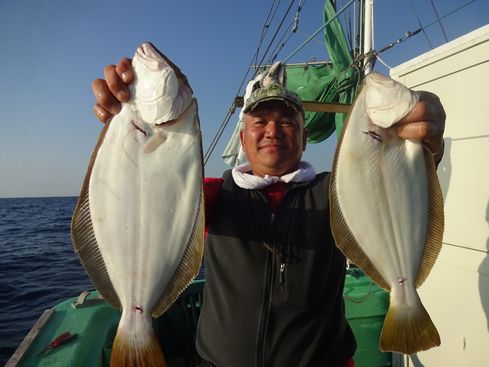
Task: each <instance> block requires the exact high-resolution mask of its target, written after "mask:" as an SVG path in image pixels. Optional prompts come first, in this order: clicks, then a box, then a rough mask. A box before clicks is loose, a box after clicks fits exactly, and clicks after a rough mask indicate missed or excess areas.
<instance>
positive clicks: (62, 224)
mask: <svg viewBox="0 0 489 367" xmlns="http://www.w3.org/2000/svg"><path fill="white" fill-rule="evenodd" d="M76 200H77V198H76V197H50V198H46V197H43V198H15V199H0V366H3V365H4V364H5V363H6V361H7V360H8V359H9V358H10V356H11V355H12V354H13V353H14V352H15V349H16V348H17V346H18V345H19V344H20V343H21V342H22V340H23V339H24V337H25V336H26V334H27V333H28V332H29V330H30V329H31V327H32V326H33V325H34V323H35V322H36V321H37V319H38V318H39V317H40V316H41V314H42V313H43V311H44V310H46V309H48V308H51V307H52V306H54V305H56V304H57V303H59V302H61V301H63V300H65V299H67V298H70V297H77V296H78V295H79V294H80V293H81V292H83V291H84V290H92V289H95V288H94V286H93V284H92V283H91V281H90V279H89V278H88V276H87V274H86V272H85V270H84V268H83V266H82V265H81V263H80V260H79V259H78V257H77V255H76V254H75V252H74V250H73V246H72V242H71V237H70V221H71V216H72V214H73V210H74V207H75V204H76Z"/></svg>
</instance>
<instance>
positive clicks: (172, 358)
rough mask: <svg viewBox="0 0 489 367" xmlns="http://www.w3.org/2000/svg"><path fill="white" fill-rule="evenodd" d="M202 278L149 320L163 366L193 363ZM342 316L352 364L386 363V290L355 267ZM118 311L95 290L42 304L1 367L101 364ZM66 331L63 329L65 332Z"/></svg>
mask: <svg viewBox="0 0 489 367" xmlns="http://www.w3.org/2000/svg"><path fill="white" fill-rule="evenodd" d="M204 285H205V280H204V279H197V280H194V281H193V282H192V283H191V284H190V286H189V287H188V288H187V289H186V290H185V291H184V292H183V293H182V294H181V295H180V297H179V298H178V300H177V301H176V302H175V303H174V304H173V306H172V307H171V308H170V309H169V310H168V311H167V312H166V313H165V314H163V315H162V316H160V317H159V318H157V319H155V320H154V328H155V331H156V334H157V336H158V338H159V341H160V344H161V346H162V348H163V351H164V354H165V357H166V358H167V363H168V367H184V366H185V367H194V366H198V364H199V363H200V358H199V356H198V354H197V352H196V350H195V334H196V329H197V322H198V318H199V314H200V309H201V307H202V299H203V289H204ZM343 296H344V299H345V308H346V315H347V319H348V321H349V323H350V325H351V327H352V329H353V331H354V333H355V335H356V337H357V342H358V349H357V352H356V354H355V358H356V359H357V360H358V361H362V362H361V363H357V364H356V365H357V366H366V367H367V366H373V365H375V366H390V361H391V359H392V356H391V353H382V352H380V350H379V346H378V341H379V337H380V331H381V329H382V324H383V322H384V315H385V313H386V311H387V304H388V294H387V293H386V292H385V291H384V290H383V289H381V288H379V287H378V286H377V285H376V284H375V283H373V282H372V281H371V280H370V278H368V277H367V276H366V275H365V274H364V273H363V272H362V271H361V270H360V269H358V268H355V267H351V268H350V269H348V271H347V275H346V279H345V288H344V293H343ZM119 319H120V310H117V309H115V308H113V307H111V306H110V305H109V304H108V303H107V302H106V301H105V300H104V299H103V298H101V296H100V294H99V293H98V292H97V291H94V290H92V291H85V292H82V293H81V294H80V296H79V297H74V298H70V299H67V300H64V301H62V302H60V303H59V304H57V305H55V306H54V307H53V308H50V309H47V310H46V311H44V313H43V314H42V315H41V317H40V318H39V319H38V321H37V322H36V323H35V325H34V326H33V327H32V329H31V331H30V332H29V333H28V334H27V336H26V337H25V339H24V340H23V342H22V343H21V344H20V345H19V347H18V348H17V350H16V351H15V353H14V354H13V355H12V357H11V358H10V359H9V361H8V362H7V364H6V365H5V366H6V367H34V366H36V367H41V366H69V367H86V366H91V367H105V366H109V363H110V355H111V350H112V342H113V340H114V337H115V333H116V330H117V325H118V323H119ZM65 333H70V334H69V335H72V336H74V337H73V338H72V339H69V340H68V341H67V342H66V343H64V344H62V345H60V346H59V347H56V348H53V349H51V350H49V351H46V352H44V353H42V351H43V349H44V348H45V347H46V346H47V345H49V344H50V343H51V342H52V341H53V340H54V339H56V338H57V337H58V336H59V335H63V334H65ZM65 335H68V334H65Z"/></svg>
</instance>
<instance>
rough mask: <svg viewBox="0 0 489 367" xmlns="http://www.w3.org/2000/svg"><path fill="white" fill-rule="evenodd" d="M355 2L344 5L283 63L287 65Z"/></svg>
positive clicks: (352, 0)
mask: <svg viewBox="0 0 489 367" xmlns="http://www.w3.org/2000/svg"><path fill="white" fill-rule="evenodd" d="M354 1H355V0H350V1H349V2H348V3H347V4H346V5H344V6H343V7H342V8H341V9H340V11H339V12H337V13H336V15H335V16H334V17H333V18H331V19H330V20H328V21H327V22H326V23H324V24H323V25H322V26H321V27H319V29H318V30H317V31H316V32H314V33H313V34H312V35H311V36H310V37H309V38H308V39H306V40H305V41H304V42H303V43H302V44H301V45H300V46H299V47H297V48H296V49H295V50H294V51H293V52H292V53H291V54H290V55H289V56H287V57H286V58H285V59H284V60H283V61H284V63H286V62H287V61H288V60H289V59H290V58H291V57H292V56H294V55H295V54H296V53H298V52H299V51H300V50H301V49H302V48H303V47H304V46H305V45H307V44H308V43H309V42H310V41H311V40H312V39H313V38H314V37H316V36H317V35H318V34H319V32H321V31H322V30H323V29H324V28H326V27H327V26H328V25H329V24H330V23H331V22H332V21H333V20H335V19H336V18H337V17H338V16H339V15H340V14H342V13H343V12H344V11H345V9H346V8H347V7H349V6H350V5H351V4H352V3H353V2H354Z"/></svg>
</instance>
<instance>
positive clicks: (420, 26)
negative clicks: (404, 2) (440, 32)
mask: <svg viewBox="0 0 489 367" xmlns="http://www.w3.org/2000/svg"><path fill="white" fill-rule="evenodd" d="M408 3H409V5H411V9H412V10H413V12H414V15H415V16H416V19H418V25H419V29H421V30H422V31H423V34H424V36H425V38H426V40H427V41H428V43H429V45H430V48H431V49H433V45H432V44H431V41H430V38H429V37H428V34H427V33H426V32H425V31H424V28H423V25H422V24H421V20H420V19H419V16H418V13H417V12H416V9H415V8H414V5H413V3H412V1H411V0H408Z"/></svg>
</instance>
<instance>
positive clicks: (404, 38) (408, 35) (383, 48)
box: [376, 0, 475, 54]
mask: <svg viewBox="0 0 489 367" xmlns="http://www.w3.org/2000/svg"><path fill="white" fill-rule="evenodd" d="M474 1H475V0H470V1H467V2H466V3H464V4H462V5H460V6H459V7H457V8H455V9H453V10H452V11H450V12H448V13H447V14H445V15H444V16H442V17H441V18H438V19H435V20H434V21H432V22H431V23H428V24H427V25H425V26H424V27H422V28H418V29H416V30H415V31H414V32H411V31H407V32H406V33H405V34H404V36H403V37H401V38H398V39H397V40H395V41H394V42H391V43H389V44H387V45H386V46H384V47H382V48H381V49H380V50H379V51H376V53H377V54H380V53H382V52H384V51H387V50H388V49H390V48H392V47H394V46H396V45H397V44H399V43H402V42H404V41H406V40H407V39H408V38H411V37H412V36H415V35H417V34H418V33H419V32H421V31H422V30H423V28H424V29H426V28H428V27H431V26H432V25H433V24H435V23H438V22H439V21H440V20H442V19H444V18H446V17H448V16H449V15H452V14H453V13H456V12H457V11H459V10H461V9H462V8H464V7H466V6H467V5H469V4H471V3H473V2H474Z"/></svg>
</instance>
